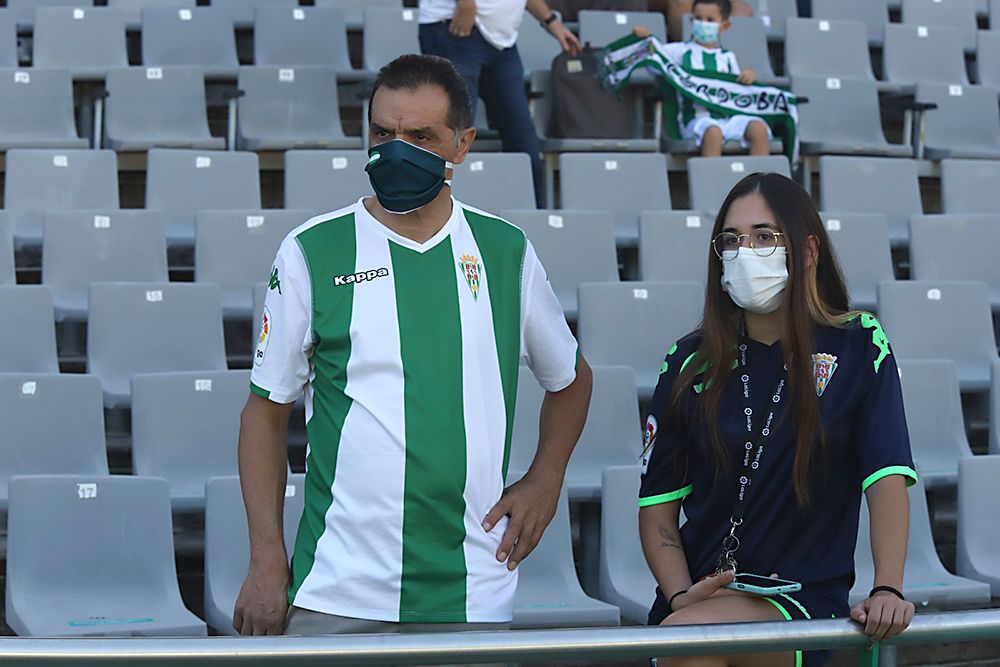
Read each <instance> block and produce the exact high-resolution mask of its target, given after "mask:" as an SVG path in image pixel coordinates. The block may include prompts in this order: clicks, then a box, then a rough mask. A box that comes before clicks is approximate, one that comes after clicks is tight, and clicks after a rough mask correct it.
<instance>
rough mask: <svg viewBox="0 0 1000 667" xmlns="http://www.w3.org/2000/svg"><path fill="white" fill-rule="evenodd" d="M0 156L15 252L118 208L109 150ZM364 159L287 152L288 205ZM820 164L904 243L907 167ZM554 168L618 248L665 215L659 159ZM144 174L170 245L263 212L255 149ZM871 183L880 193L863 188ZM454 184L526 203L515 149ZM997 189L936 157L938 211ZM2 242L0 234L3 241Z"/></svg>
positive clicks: (321, 196)
mask: <svg viewBox="0 0 1000 667" xmlns="http://www.w3.org/2000/svg"><path fill="white" fill-rule="evenodd" d="M6 157H7V160H6V178H5V181H4V209H3V210H4V211H6V213H7V215H8V216H9V218H10V224H11V229H12V233H13V237H14V241H15V244H16V246H17V247H19V248H20V247H24V246H38V245H40V244H41V242H42V232H43V221H44V219H45V215H46V213H51V212H55V211H68V210H78V211H113V210H117V209H119V207H120V190H119V173H118V165H117V160H116V157H115V154H114V153H113V152H111V151H107V150H102V151H90V150H42V149H34V150H28V149H18V150H11V151H9V152H8V153H7V156H6ZM366 162H367V155H366V153H365V152H364V151H360V150H358V151H322V150H317V151H289V152H288V153H286V154H285V156H284V163H285V169H284V177H285V178H284V180H285V190H284V202H283V203H284V207H285V209H286V210H288V209H291V210H304V211H310V212H313V213H316V214H319V213H323V212H327V211H331V210H336V209H339V208H342V207H344V206H346V205H348V204H350V203H351V202H353V201H355V200H356V198H357V197H360V196H362V195H366V194H369V193H370V192H371V186H370V184H369V183H368V178H367V175H366V174H365V172H364V169H363V166H364V164H365V163H366ZM818 162H819V166H820V169H819V171H820V174H819V184H820V192H819V206H820V209H821V210H823V211H827V212H829V213H831V214H832V213H838V214H839V213H874V214H881V215H884V216H885V217H886V219H887V221H888V226H889V238H890V241H891V243H892V245H893V246H903V245H906V244H907V242H908V240H909V237H910V229H909V227H910V220H911V218H913V217H914V216H921V215H923V213H924V205H923V203H922V201H921V194H920V187H919V178H918V163H917V162H916V161H914V160H909V159H890V158H860V157H837V156H825V157H822V158H820V160H819V161H818ZM557 164H558V170H559V176H560V188H559V192H558V195H559V200H560V204H561V209H563V210H566V211H587V210H591V211H609V212H610V213H611V214H612V216H613V219H614V224H615V236H616V240H617V243H618V245H619V246H622V247H630V246H635V245H636V244H637V242H638V239H639V221H640V217H641V215H642V213H643V212H644V211H670V210H671V209H672V202H671V195H670V188H669V184H668V180H667V158H666V156H664V155H663V154H658V153H649V154H630V153H578V154H575V153H568V154H563V155H560V156H559V158H558V162H557ZM761 170H763V171H776V172H779V173H785V174H788V173H789V172H788V163H787V161H785V160H784V158H781V157H776V156H771V157H763V158H761V157H747V156H743V157H732V158H692V159H691V160H689V179H688V182H689V184H690V203H689V206H690V207H691V208H692V209H694V210H695V211H707V212H710V213H711V212H714V210H716V209H717V208H718V206H719V205H720V204H721V202H722V201H723V199H724V198H725V195H726V193H727V192H728V191H729V189H730V188H731V187H732V186H733V185H734V184H735V183H736V182H737V181H738V180H740V179H741V178H742V177H743V176H744V175H746V174H748V173H751V172H754V171H761ZM146 176H147V178H146V186H145V209H146V210H148V211H159V212H160V213H161V214H162V220H163V224H164V225H165V230H166V232H165V233H166V237H167V242H168V244H169V245H170V246H188V247H190V246H191V245H193V244H194V242H195V220H196V218H197V216H198V212H199V211H207V210H231V211H247V210H257V209H260V208H261V187H260V182H261V179H260V170H259V160H258V157H257V155H255V154H253V153H249V152H223V151H219V152H206V151H193V150H180V149H153V150H151V151H150V152H149V156H148V167H147V172H146ZM876 182H877V183H878V184H879V186H878V187H872V183H876ZM454 183H455V192H456V196H457V197H458V198H459V199H460V200H461V201H463V202H465V203H467V204H469V205H471V206H475V207H477V208H481V209H483V210H485V211H488V212H492V213H497V214H498V213H499V212H500V211H503V210H518V209H533V208H535V205H534V204H535V200H534V194H533V190H532V184H531V174H530V168H529V164H528V158H527V156H526V155H523V154H515V153H471V154H470V155H469V156H468V157H467V159H466V160H465V162H464V163H463V164H461V165H459V166H458V167H457V168H456V173H455V178H454ZM998 185H1000V161H987V160H943V161H942V162H941V188H942V211H943V213H945V214H947V215H961V216H969V215H979V214H995V213H996V211H997V209H996V206H995V202H994V201H993V193H994V192H995V191H996V189H997V187H998ZM611 193H613V194H614V196H609V194H611ZM273 212H274V213H277V212H278V211H277V210H274V211H273ZM305 219H306V218H303V219H302V220H303V222H304V221H305ZM50 224H51V223H50ZM248 224H253V223H252V222H251V223H248ZM4 236H5V234H3V233H0V239H3V237H4ZM3 261H4V258H3V252H2V251H0V262H3ZM0 275H2V274H0Z"/></svg>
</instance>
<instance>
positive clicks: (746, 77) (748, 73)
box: [736, 69, 757, 85]
mask: <svg viewBox="0 0 1000 667" xmlns="http://www.w3.org/2000/svg"><path fill="white" fill-rule="evenodd" d="M736 80H737V81H738V82H739V83H742V84H744V85H750V84H751V83H753V82H754V81H756V80H757V72H755V71H754V70H752V69H745V70H743V71H742V72H740V75H739V76H738V77H736Z"/></svg>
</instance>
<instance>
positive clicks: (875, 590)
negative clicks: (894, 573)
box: [868, 586, 906, 602]
mask: <svg viewBox="0 0 1000 667" xmlns="http://www.w3.org/2000/svg"><path fill="white" fill-rule="evenodd" d="M882 592H885V593H892V594H893V595H895V596H896V597H898V598H899V599H900V600H903V601H904V602H905V601H906V598H905V597H903V594H902V593H900V592H899V591H898V590H897V589H895V588H893V587H892V586H876V587H875V588H873V589H872V590H871V592H870V593H868V597H872V596H873V595H875V594H876V593H882Z"/></svg>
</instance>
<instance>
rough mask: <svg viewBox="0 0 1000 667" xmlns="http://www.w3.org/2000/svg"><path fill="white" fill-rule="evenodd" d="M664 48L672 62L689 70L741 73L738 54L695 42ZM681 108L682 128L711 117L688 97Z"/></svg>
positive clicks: (676, 43) (684, 99)
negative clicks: (692, 122) (693, 121)
mask: <svg viewBox="0 0 1000 667" xmlns="http://www.w3.org/2000/svg"><path fill="white" fill-rule="evenodd" d="M664 48H665V50H666V53H667V56H668V57H669V58H670V59H671V60H672V61H674V62H675V63H676V64H678V65H681V66H682V67H684V68H685V69H688V70H694V71H698V70H700V71H704V72H724V73H727V74H739V73H740V65H739V63H738V62H737V61H736V54H735V53H733V52H732V51H727V50H726V49H722V48H716V49H706V48H705V47H704V46H702V45H701V44H699V43H697V42H695V41H689V42H670V43H669V44H667V45H665V47H664ZM679 107H680V108H679V109H678V116H679V117H678V119H677V121H678V123H680V126H681V127H684V126H686V125H687V124H688V123H690V122H691V121H692V120H694V119H695V118H700V117H701V116H708V115H710V112H709V111H708V109H706V108H705V107H703V106H701V105H700V104H695V103H694V102H692V101H691V100H690V99H688V98H686V97H684V98H682V100H681V104H680V105H679ZM713 117H714V116H713Z"/></svg>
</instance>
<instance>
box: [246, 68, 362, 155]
mask: <svg viewBox="0 0 1000 667" xmlns="http://www.w3.org/2000/svg"><path fill="white" fill-rule="evenodd" d="M238 85H239V89H240V90H241V91H243V92H244V93H245V95H243V96H242V97H240V98H239V100H238V102H237V105H238V112H237V114H236V118H237V122H236V142H237V144H236V145H237V147H238V148H239V149H240V150H251V151H259V150H284V149H287V148H361V137H348V136H346V135H345V134H344V128H343V127H342V126H341V124H340V104H339V103H338V101H337V72H336V70H335V69H334V68H332V67H316V66H310V67H277V66H274V65H262V66H259V67H241V68H240V76H239V84H238Z"/></svg>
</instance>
